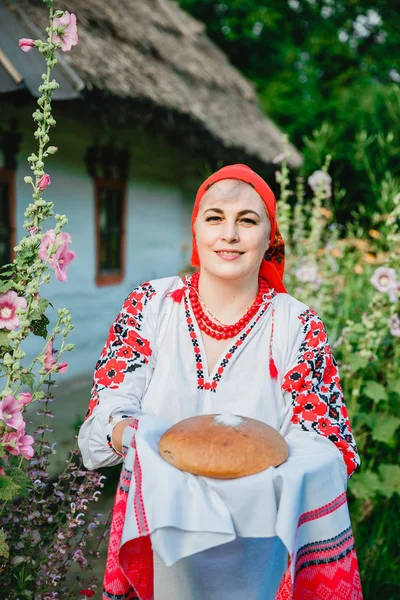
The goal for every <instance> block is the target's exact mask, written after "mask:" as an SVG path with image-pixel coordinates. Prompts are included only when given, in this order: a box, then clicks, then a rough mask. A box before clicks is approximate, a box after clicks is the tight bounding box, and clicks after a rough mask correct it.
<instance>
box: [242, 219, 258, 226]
mask: <svg viewBox="0 0 400 600" xmlns="http://www.w3.org/2000/svg"><path fill="white" fill-rule="evenodd" d="M242 221H243V222H244V223H250V225H257V223H256V222H255V221H253V219H242Z"/></svg>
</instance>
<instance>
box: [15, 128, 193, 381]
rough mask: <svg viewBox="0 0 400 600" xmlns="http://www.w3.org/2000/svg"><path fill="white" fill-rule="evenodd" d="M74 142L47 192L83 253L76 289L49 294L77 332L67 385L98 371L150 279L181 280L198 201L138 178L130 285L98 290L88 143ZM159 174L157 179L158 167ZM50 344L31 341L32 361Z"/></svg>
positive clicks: (130, 212)
mask: <svg viewBox="0 0 400 600" xmlns="http://www.w3.org/2000/svg"><path fill="white" fill-rule="evenodd" d="M63 131H66V130H65V129H63ZM60 138H61V139H60ZM73 139H74V138H73V132H68V133H66V134H65V135H64V134H62V135H61V134H60V133H59V135H58V139H57V140H56V143H59V145H60V149H62V150H63V152H59V153H58V154H57V155H55V156H54V157H51V159H50V160H49V164H48V169H47V170H48V172H49V173H50V174H51V185H50V186H49V187H48V188H47V189H46V191H45V198H46V199H47V200H52V201H54V203H55V212H56V213H60V214H66V215H67V217H68V220H69V222H68V225H67V226H66V227H65V231H67V232H68V233H70V235H71V237H72V245H71V249H72V250H74V251H75V252H76V258H75V260H74V261H73V262H72V263H71V265H70V266H69V269H68V282H67V283H61V282H58V281H57V280H56V279H55V277H54V276H52V280H51V283H50V284H49V285H44V286H43V287H42V289H41V293H42V295H43V296H44V297H46V298H48V299H49V300H50V301H51V302H52V304H53V305H54V307H55V308H56V309H57V308H61V307H64V306H66V307H68V309H69V310H70V311H71V314H72V317H73V322H74V324H75V329H74V331H73V332H72V333H71V334H70V336H69V338H68V340H69V341H70V342H71V343H74V344H75V349H74V351H73V352H71V353H69V354H67V355H65V360H67V361H68V363H69V369H68V371H67V372H66V373H65V374H64V375H62V376H60V378H62V381H67V380H68V379H71V378H75V377H79V376H82V375H84V374H87V373H90V372H92V371H93V369H94V365H95V363H96V361H97V358H98V356H99V353H100V351H101V348H102V346H103V344H104V342H105V339H106V337H107V332H108V329H109V327H110V325H111V323H112V321H113V320H114V318H115V317H116V315H117V313H118V311H119V308H120V306H121V304H122V302H123V301H124V299H125V297H126V296H127V295H128V294H129V292H130V291H131V290H132V289H133V288H134V287H136V286H137V285H138V284H140V283H142V282H143V281H146V280H149V279H153V278H159V277H167V276H171V275H174V274H177V273H178V272H179V271H181V270H182V269H183V268H185V267H187V265H188V262H189V259H190V251H189V243H190V212H191V206H192V198H189V197H188V195H187V193H186V192H183V191H182V189H181V188H180V187H178V185H176V186H174V185H171V184H168V185H167V184H161V183H157V182H154V181H151V180H148V181H146V180H145V178H143V175H140V174H139V175H138V177H137V179H136V178H135V177H133V176H132V177H131V179H130V181H129V183H128V187H127V207H126V208H127V211H126V219H127V223H126V246H125V252H126V258H125V277H124V280H123V281H122V282H121V283H119V284H117V285H111V286H102V287H98V286H97V285H96V282H95V275H96V265H95V225H94V192H93V183H92V180H91V178H90V177H89V175H88V174H87V173H86V169H85V166H84V161H83V153H84V149H85V142H86V139H87V138H86V137H85V136H84V135H82V136H81V137H80V138H79V139H78V138H76V137H75V143H72V142H73ZM89 141H90V140H89ZM29 151H31V148H27V147H25V146H24V145H23V148H22V150H21V153H20V161H19V163H18V168H17V171H16V178H15V179H16V181H15V184H16V187H15V197H16V229H17V231H16V234H17V236H16V237H17V240H18V239H20V238H21V237H22V236H23V235H24V234H25V233H26V232H25V230H24V229H23V227H22V224H23V221H24V210H25V208H26V206H27V205H28V203H29V202H30V201H31V189H30V187H29V186H28V185H27V184H25V183H24V181H23V179H24V176H25V175H27V174H29V168H28V166H27V163H26V162H25V161H26V157H27V156H28V153H29ZM153 159H154V157H153ZM143 160H144V158H143ZM149 160H150V158H149ZM153 166H154V169H155V172H156V167H157V164H156V162H154V163H153ZM132 170H133V171H134V169H132ZM184 196H186V197H185V198H184ZM51 227H54V222H51V221H49V222H48V224H46V229H49V228H51ZM52 314H53V315H54V316H55V311H52V309H51V308H49V309H48V316H49V317H51V316H52ZM42 342H43V340H42V339H39V338H34V337H33V336H31V339H29V340H28V341H27V343H26V346H25V350H26V351H27V352H28V356H31V355H33V353H34V352H36V351H38V350H39V349H41V347H42ZM60 378H59V380H60ZM60 383H61V381H60Z"/></svg>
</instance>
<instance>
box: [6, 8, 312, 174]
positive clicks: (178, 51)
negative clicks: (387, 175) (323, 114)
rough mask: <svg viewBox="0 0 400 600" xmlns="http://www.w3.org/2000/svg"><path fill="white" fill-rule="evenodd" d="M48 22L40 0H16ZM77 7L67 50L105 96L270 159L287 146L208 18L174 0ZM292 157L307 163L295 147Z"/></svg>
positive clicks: (70, 59)
mask: <svg viewBox="0 0 400 600" xmlns="http://www.w3.org/2000/svg"><path fill="white" fill-rule="evenodd" d="M17 4H18V6H19V7H20V8H22V9H23V11H24V12H25V14H26V15H27V16H28V18H29V19H31V20H32V22H33V23H35V24H36V25H39V26H41V27H44V26H45V24H46V21H45V10H46V9H45V6H44V4H43V2H42V1H41V0H18V2H17ZM61 4H62V6H61V5H60V8H65V9H67V10H69V11H70V12H75V13H76V15H77V17H78V23H79V44H78V46H76V47H75V48H73V50H72V52H70V53H68V54H67V53H65V54H64V55H63V58H65V59H67V60H68V63H69V64H70V66H71V67H72V68H73V69H74V70H75V71H76V72H77V74H78V75H79V76H80V77H81V78H82V79H83V81H84V82H85V84H86V87H87V90H89V91H90V90H93V91H96V92H98V91H101V92H103V94H104V95H105V96H108V97H109V96H113V97H117V98H119V99H126V100H127V99H129V100H134V101H135V102H136V103H137V105H138V106H142V107H144V106H147V107H148V111H149V112H151V111H152V109H153V108H154V109H157V108H159V109H160V108H162V110H163V114H169V115H170V116H171V118H172V119H173V120H174V122H177V123H178V122H179V121H180V120H183V122H185V123H190V126H191V127H192V128H193V129H194V130H196V131H198V132H201V134H202V135H204V136H206V137H208V138H209V139H212V140H213V142H214V143H215V144H217V145H222V146H224V147H225V148H228V149H232V150H235V151H240V152H241V153H242V154H243V153H244V154H245V155H246V156H248V157H253V158H254V159H255V160H256V161H257V162H261V163H263V164H264V165H265V164H270V163H271V162H272V160H273V159H274V158H275V157H276V156H277V155H279V154H281V153H282V150H283V135H282V132H281V131H280V130H279V129H278V128H277V127H276V126H275V125H274V123H273V122H272V121H271V120H270V119H268V118H267V117H266V116H265V115H264V114H263V113H262V111H261V109H260V108H259V105H258V102H257V98H256V94H255V91H254V89H253V86H252V85H251V84H250V83H249V82H248V81H247V80H246V79H245V78H244V77H243V76H242V75H241V74H240V73H239V72H238V71H237V70H236V69H235V68H234V67H233V66H232V65H231V64H230V63H229V61H228V59H227V57H226V56H225V55H224V54H223V52H221V51H220V50H219V49H218V48H217V47H216V46H215V44H214V43H213V42H211V41H210V40H209V39H208V38H207V36H206V35H205V32H204V25H203V24H202V23H200V22H198V21H196V20H195V19H193V18H192V17H191V16H189V15H188V14H187V13H185V12H184V11H183V10H181V9H180V7H179V6H178V5H177V4H176V3H174V2H172V1H170V0H85V1H83V2H82V0H68V1H67V0H66V1H65V2H63V3H61ZM290 150H291V156H290V159H289V164H291V166H292V167H296V166H299V165H300V164H301V156H300V155H299V153H298V152H297V151H296V150H295V149H294V148H293V147H291V148H290Z"/></svg>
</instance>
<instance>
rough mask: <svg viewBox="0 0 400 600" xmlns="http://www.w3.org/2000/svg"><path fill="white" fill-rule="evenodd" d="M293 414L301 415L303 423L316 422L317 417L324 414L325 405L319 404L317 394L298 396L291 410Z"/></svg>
mask: <svg viewBox="0 0 400 600" xmlns="http://www.w3.org/2000/svg"><path fill="white" fill-rule="evenodd" d="M293 412H294V413H295V414H299V413H301V416H302V418H303V419H304V420H305V421H316V420H317V417H319V416H322V415H324V414H325V413H326V404H325V403H324V402H321V400H320V398H319V396H317V394H300V395H299V396H297V404H296V406H295V407H294V409H293Z"/></svg>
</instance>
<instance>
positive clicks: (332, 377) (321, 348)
mask: <svg viewBox="0 0 400 600" xmlns="http://www.w3.org/2000/svg"><path fill="white" fill-rule="evenodd" d="M299 320H300V322H301V324H302V326H303V329H302V331H303V341H302V342H301V344H300V348H299V351H298V357H297V360H296V364H295V365H294V366H293V367H292V368H291V369H290V370H289V371H288V372H287V373H286V374H285V376H284V378H283V381H282V389H283V390H284V391H285V392H288V393H290V395H291V397H292V407H293V415H292V419H291V422H292V424H293V425H296V426H298V427H300V428H301V429H302V430H303V431H314V432H316V433H320V434H321V435H324V436H326V437H327V438H328V439H330V440H331V441H332V442H333V443H334V444H335V445H336V447H337V448H338V449H339V450H340V451H341V453H342V455H343V460H344V461H345V464H346V467H347V472H348V475H349V476H350V475H352V473H353V472H354V470H355V469H356V467H357V466H358V465H359V464H360V460H359V456H358V452H357V447H356V444H355V441H354V437H353V434H352V431H351V427H350V423H349V420H348V415H347V409H346V407H345V405H344V403H343V393H342V388H341V386H340V380H339V373H338V369H337V365H336V361H335V359H334V357H333V356H332V354H331V349H330V346H329V344H328V339H327V335H326V332H325V328H324V326H323V323H322V321H321V320H320V318H319V317H318V315H317V314H316V313H315V312H314V311H313V310H311V309H307V310H306V311H304V312H303V313H302V314H301V315H299Z"/></svg>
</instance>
